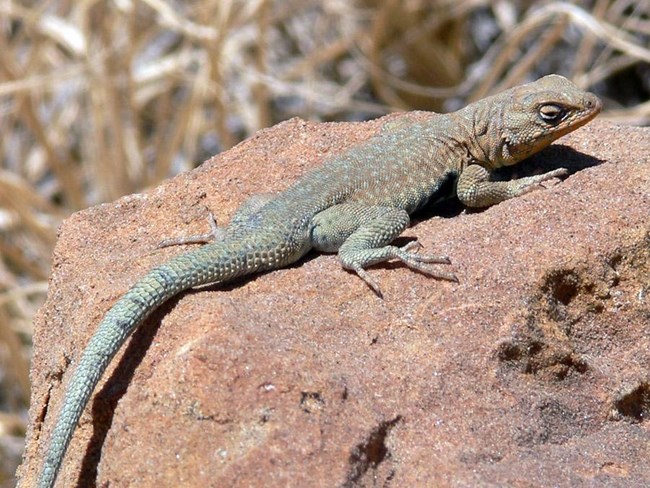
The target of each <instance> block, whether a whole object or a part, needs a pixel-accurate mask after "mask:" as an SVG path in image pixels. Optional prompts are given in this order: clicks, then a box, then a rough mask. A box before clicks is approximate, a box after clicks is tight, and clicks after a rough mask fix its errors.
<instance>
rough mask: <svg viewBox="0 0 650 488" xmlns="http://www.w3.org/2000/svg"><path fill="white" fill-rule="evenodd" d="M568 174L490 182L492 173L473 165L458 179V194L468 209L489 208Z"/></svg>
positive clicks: (561, 171)
mask: <svg viewBox="0 0 650 488" xmlns="http://www.w3.org/2000/svg"><path fill="white" fill-rule="evenodd" d="M566 174H567V170H566V169H564V168H559V169H555V170H553V171H549V172H548V173H544V174H541V175H535V176H527V177H525V178H519V179H518V180H511V181H490V173H489V172H488V170H487V169H485V168H484V167H483V166H479V165H478V164H471V165H469V166H468V167H467V168H465V169H464V170H463V172H462V173H461V175H460V177H459V178H458V186H457V189H456V194H457V195H458V198H459V199H460V201H461V202H463V204H465V205H466V206H468V207H489V206H491V205H495V204H497V203H499V202H502V201H504V200H508V199H510V198H514V197H518V196H519V195H523V194H524V193H528V192H529V191H531V190H534V189H535V188H536V187H538V186H539V184H540V183H542V182H544V181H548V180H550V179H552V178H556V177H558V176H563V175H566Z"/></svg>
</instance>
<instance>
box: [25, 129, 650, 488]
mask: <svg viewBox="0 0 650 488" xmlns="http://www.w3.org/2000/svg"><path fill="white" fill-rule="evenodd" d="M382 123H383V121H382V120H379V121H374V122H370V123H364V124H311V123H306V122H303V121H300V120H291V121H288V122H286V123H283V124H280V125H279V126H276V127H275V128H272V129H269V130H265V131H262V132H260V133H258V134H257V135H256V136H255V137H253V138H252V139H250V140H249V141H247V142H244V143H242V144H240V145H239V146H237V147H236V148H234V149H233V150H231V151H228V152H227V153H225V154H222V155H220V156H218V157H215V158H213V159H211V160H210V161H208V162H206V163H205V164H204V165H203V166H202V167H201V168H199V169H198V170H196V171H193V172H191V173H188V174H184V175H181V176H179V177H177V178H174V179H172V180H170V181H168V182H166V183H165V184H163V185H162V186H160V187H159V188H157V189H154V190H152V191H150V192H149V193H146V194H143V195H134V196H130V197H126V198H123V199H121V200H119V201H117V202H115V203H113V204H107V205H102V206H99V207H95V208H92V209H89V210H86V211H84V212H80V213H78V214H76V215H74V216H73V217H71V218H70V219H68V220H67V222H66V223H65V224H64V225H63V227H62V229H61V232H60V239H59V242H58V244H57V247H56V251H55V256H54V263H55V264H54V267H53V274H52V278H51V282H50V291H49V296H48V300H47V303H46V305H45V306H44V307H43V309H42V310H41V312H40V314H39V316H38V320H37V323H36V335H35V356H34V362H33V369H32V382H33V392H32V406H31V410H30V419H31V428H30V431H29V433H28V447H27V451H26V456H25V460H24V463H23V466H22V467H21V469H20V472H19V474H20V476H21V477H22V480H21V484H20V486H23V487H29V486H33V484H34V480H35V477H36V475H37V471H38V469H40V459H41V457H42V455H43V452H42V451H43V449H44V444H45V443H44V440H45V439H47V438H48V436H49V432H50V430H51V428H52V425H53V421H54V417H55V414H56V413H58V410H59V407H60V402H61V396H62V393H63V387H64V384H65V383H66V382H67V381H68V380H69V378H70V372H71V368H70V367H69V365H70V363H71V362H74V361H75V360H76V359H77V358H78V357H79V355H80V352H81V350H82V348H83V347H84V346H85V344H86V342H87V340H88V338H89V336H90V335H91V334H92V332H93V331H94V329H95V327H96V325H97V324H98V322H99V321H100V319H101V317H102V316H103V314H104V313H105V312H106V311H107V309H108V308H109V307H110V306H111V305H112V304H113V303H114V302H115V300H116V299H117V298H118V297H119V296H120V295H122V294H123V293H124V292H125V291H126V290H127V288H128V287H129V286H130V285H131V284H133V283H134V282H135V281H136V280H137V279H138V278H139V277H141V276H142V275H144V274H145V272H146V271H147V270H148V269H149V268H151V267H152V266H154V265H156V264H159V263H161V262H162V261H163V260H165V259H167V258H169V257H171V256H172V255H174V254H176V253H178V252H182V251H183V249H180V248H165V249H158V248H157V247H156V246H157V243H158V242H159V241H161V240H162V239H163V238H167V237H172V236H179V235H191V234H197V233H201V232H205V231H206V229H207V223H206V221H205V215H206V213H207V212H206V207H207V208H209V209H211V210H212V211H213V212H214V213H215V215H216V217H217V220H218V221H221V222H225V221H227V219H228V217H229V216H230V215H231V214H232V213H233V211H234V210H235V208H236V207H237V206H238V205H239V204H240V203H241V202H242V201H243V200H245V199H246V197H247V196H249V195H251V194H253V193H260V192H268V191H277V190H280V189H282V188H284V187H285V186H286V185H287V184H288V183H289V182H290V181H293V180H294V179H295V175H299V174H301V173H304V171H306V170H307V169H308V168H309V167H312V166H314V165H316V164H318V163H319V162H320V161H321V160H322V158H323V157H325V156H326V155H327V154H330V153H335V152H338V151H340V150H342V149H343V148H345V147H348V146H350V145H353V144H355V143H357V142H359V141H360V140H362V139H365V138H367V137H369V136H370V135H371V134H373V133H374V132H375V131H376V130H377V129H378V128H379V126H380V125H381V124H382ZM567 146H570V147H567ZM649 147H650V130H649V129H640V128H624V127H618V126H614V125H611V124H607V123H604V122H600V121H595V122H593V123H591V124H589V125H588V126H586V127H585V128H583V129H581V130H579V131H577V132H576V133H574V134H572V135H570V136H567V137H565V138H563V139H562V140H561V141H560V144H559V145H555V146H553V147H551V148H549V149H547V150H546V151H544V152H543V153H542V154H541V155H539V156H538V157H536V158H534V160H533V161H532V162H531V163H530V164H527V166H528V167H535V166H540V165H541V166H543V165H544V164H547V165H548V166H562V165H563V166H566V167H568V168H569V169H570V170H571V173H572V174H571V176H570V177H568V179H566V180H565V181H563V182H561V183H560V184H557V185H549V187H548V188H547V189H545V190H540V191H535V192H533V193H530V194H528V195H526V196H524V197H521V198H518V199H515V200H511V201H508V202H504V203H502V204H500V205H497V206H495V207H492V208H490V209H487V210H485V211H482V212H473V213H460V212H459V207H458V206H457V205H454V204H451V205H446V206H444V207H441V208H439V209H437V211H439V212H442V214H443V215H445V217H436V216H432V215H434V212H430V213H429V214H428V215H424V216H420V220H419V221H418V219H415V225H414V226H413V227H412V228H410V229H409V230H408V231H407V232H406V236H411V237H413V236H417V237H418V239H419V241H420V242H421V243H422V244H423V245H424V247H425V249H426V250H428V251H430V252H434V253H440V254H447V255H449V256H450V257H451V259H452V261H453V264H452V269H453V270H454V271H455V272H456V274H457V275H458V277H459V279H460V283H457V284H456V283H449V282H439V281H435V280H433V279H430V278H428V277H426V276H423V275H420V274H417V273H414V272H412V271H410V270H408V269H406V268H404V267H403V266H401V265H399V264H394V265H393V264H389V265H386V266H378V267H376V268H374V269H372V271H371V272H372V274H373V276H375V277H376V278H377V280H378V281H379V283H380V284H381V287H382V290H383V292H384V296H385V298H384V300H380V299H378V298H377V297H376V296H375V295H373V294H372V293H371V292H370V291H369V289H368V288H367V287H366V285H365V284H364V283H363V282H362V281H361V280H360V279H358V278H357V277H355V276H354V275H352V274H350V273H348V272H346V271H344V270H342V269H341V267H340V266H339V264H338V262H337V258H336V256H334V255H328V256H316V255H310V256H309V257H308V258H307V259H305V260H303V261H302V262H300V263H298V264H297V265H296V266H293V267H291V268H288V269H283V270H279V271H275V272H272V273H268V274H264V275H260V276H256V277H252V278H250V279H246V280H243V281H240V282H237V283H233V284H229V285H228V286H225V287H216V286H213V287H207V288H203V289H200V290H194V291H191V292H188V293H185V294H183V295H182V296H181V297H179V298H178V299H175V300H172V301H171V302H170V303H168V304H166V305H165V306H163V307H162V308H161V309H160V310H159V311H158V312H157V313H155V314H154V315H153V316H152V317H151V319H150V320H148V321H147V323H146V324H145V325H144V326H143V327H141V328H140V329H139V330H138V331H136V333H135V335H134V337H133V338H132V339H131V340H130V342H129V343H128V344H127V346H126V347H125V348H124V351H122V353H120V354H119V355H118V357H117V358H116V360H114V361H113V364H112V366H111V368H110V370H109V372H108V373H107V374H106V376H105V379H104V381H102V383H101V384H100V387H99V388H98V390H97V392H96V395H95V396H94V397H93V399H92V400H91V403H90V407H89V408H88V409H87V410H86V412H85V414H84V415H83V417H82V420H81V422H80V426H79V428H78V429H77V431H76V434H75V437H74V439H73V441H72V444H71V447H70V450H69V451H68V455H67V457H66V460H65V463H64V466H63V469H62V471H61V474H60V482H59V484H58V486H84V487H86V486H95V484H94V483H95V482H94V480H95V479H96V480H97V481H96V486H110V487H111V488H114V487H154V486H156V487H176V486H192V487H226V486H228V487H230V486H234V487H252V486H265V487H291V486H295V487H302V486H322V487H334V486H339V487H362V486H363V487H365V486H383V487H406V486H442V487H444V486H455V487H465V486H466V487H470V486H520V487H524V486H560V487H569V486H571V487H580V486H590V487H594V486H603V487H605V486H607V487H612V486H614V487H615V486H621V487H622V486H650V464H649V461H648V459H650V421H649V420H648V419H649V417H650V327H649V325H650V161H649V159H648V158H649V156H648V148H649ZM571 148H573V149H571ZM429 217H431V218H429ZM451 217H453V218H451ZM425 218H428V220H424V219H425ZM402 241H405V239H402Z"/></svg>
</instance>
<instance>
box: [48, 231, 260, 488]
mask: <svg viewBox="0 0 650 488" xmlns="http://www.w3.org/2000/svg"><path fill="white" fill-rule="evenodd" d="M229 244H230V243H229ZM242 249H243V246H233V245H228V244H226V243H223V242H221V243H214V244H208V245H205V246H203V247H201V248H198V249H196V250H194V251H190V252H188V253H185V254H182V255H180V256H177V257H175V258H173V259H171V260H170V261H168V262H167V263H165V264H163V265H161V266H158V267H157V268H154V269H152V270H151V271H150V272H149V273H148V274H147V275H146V276H145V277H144V278H142V279H141V280H140V281H138V282H137V283H136V284H135V285H133V287H132V288H131V289H130V290H129V291H128V292H127V293H126V294H125V295H124V296H123V297H122V298H121V299H120V300H119V301H118V302H117V303H116V304H115V305H114V306H113V307H112V308H111V309H110V310H109V311H108V313H107V314H106V316H105V317H104V319H103V320H102V322H101V323H100V324H99V327H98V329H97V332H95V335H93V336H92V338H91V339H90V342H89V343H88V346H86V349H85V350H84V352H83V355H82V356H81V359H80V360H79V364H78V365H77V368H76V370H75V372H74V375H73V377H72V380H71V381H70V383H69V384H68V388H67V390H66V393H65V396H64V400H63V407H62V408H61V412H60V413H59V417H58V419H57V422H56V426H55V427H54V431H53V432H52V435H51V437H50V444H49V447H48V450H47V452H46V457H45V461H44V464H43V470H42V471H41V476H40V478H39V482H38V488H52V486H54V482H55V481H56V477H57V473H58V471H59V468H60V467H61V463H62V461H63V457H64V456H65V453H66V450H67V448H68V445H69V444H70V439H71V438H72V434H73V433H74V430H75V428H76V426H77V423H78V422H79V418H80V417H81V414H82V412H83V410H84V408H85V407H86V404H87V403H88V400H89V399H90V396H91V394H92V392H93V390H94V389H95V387H96V386H97V383H98V382H99V380H100V378H101V377H102V375H103V374H104V372H105V371H106V368H107V367H108V364H109V363H110V361H111V359H113V357H114V356H115V354H116V353H117V351H119V349H120V347H122V345H123V344H124V342H125V341H126V339H127V338H128V337H129V335H131V333H132V332H133V331H134V330H135V329H136V328H137V326H138V325H139V324H141V323H142V322H143V321H144V320H145V319H146V318H147V317H148V316H149V314H151V313H152V312H153V311H154V310H155V309H156V308H158V307H159V306H160V305H161V304H162V303H163V302H165V301H166V300H168V299H169V298H171V297H173V296H174V295H177V294H178V293H180V292H182V291H184V290H187V289H188V288H191V287H194V286H198V285H202V284H206V283H216V282H223V281H226V280H229V279H232V278H234V277H236V276H241V275H244V274H250V273H253V272H255V271H259V270H260V269H261V268H263V267H264V266H263V265H257V263H255V262H250V261H251V258H252V256H250V255H247V254H246V253H245V252H242Z"/></svg>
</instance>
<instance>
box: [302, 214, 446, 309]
mask: <svg viewBox="0 0 650 488" xmlns="http://www.w3.org/2000/svg"><path fill="white" fill-rule="evenodd" d="M408 225H409V215H408V213H407V212H406V211H405V210H402V209H399V208H393V207H377V206H371V205H366V204H362V203H344V204H340V205H335V206H333V207H330V208H328V209H327V210H324V211H323V212H320V213H319V214H317V215H316V216H315V217H314V218H313V220H312V228H311V241H312V246H313V247H314V248H315V249H317V250H319V251H324V252H333V251H336V250H338V255H339V260H340V261H341V265H342V266H343V267H344V268H345V269H349V270H352V271H354V272H356V273H357V275H359V277H360V278H361V279H363V280H364V281H365V282H366V283H367V284H368V286H370V288H372V290H373V291H374V292H375V293H376V294H377V295H378V296H380V297H381V296H382V293H381V289H380V288H379V285H378V284H377V282H376V281H375V279H374V278H372V276H370V274H368V272H367V271H366V270H365V268H367V267H368V266H371V265H373V264H377V263H381V262H384V261H388V260H389V259H398V260H400V261H402V262H403V263H404V264H405V265H406V266H408V267H409V268H411V269H415V270H417V271H420V272H421V273H424V274H427V275H429V276H433V277H435V278H440V279H446V280H451V281H458V280H457V278H456V276H455V275H454V274H452V273H447V272H444V271H438V270H435V269H433V268H431V267H429V266H427V265H426V264H425V263H441V264H449V258H447V257H446V256H431V255H423V254H417V253H415V252H411V251H412V250H413V249H415V248H416V247H418V246H420V245H419V244H418V243H417V242H416V241H413V242H409V243H408V244H406V245H405V246H402V247H398V246H393V245H390V243H391V242H392V241H393V240H395V238H397V237H398V236H399V235H400V234H401V233H402V232H403V231H404V229H406V227H408Z"/></svg>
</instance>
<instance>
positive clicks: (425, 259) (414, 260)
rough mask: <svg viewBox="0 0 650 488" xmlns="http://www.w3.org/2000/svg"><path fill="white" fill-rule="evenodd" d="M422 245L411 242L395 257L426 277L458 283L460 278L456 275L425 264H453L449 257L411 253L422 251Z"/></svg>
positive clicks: (399, 249) (399, 250)
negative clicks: (414, 250) (415, 250)
mask: <svg viewBox="0 0 650 488" xmlns="http://www.w3.org/2000/svg"><path fill="white" fill-rule="evenodd" d="M421 247H422V244H420V243H419V242H418V241H411V242H409V243H408V244H406V245H405V246H402V247H400V248H398V250H397V252H396V253H395V257H396V258H397V259H399V260H400V261H402V262H403V263H404V264H405V265H406V266H408V267H409V268H411V269H414V270H416V271H419V272H420V273H424V274H425V275H428V276H432V277H434V278H438V279H442V280H448V281H455V282H456V283H458V278H457V277H456V275H455V274H454V273H448V272H445V271H439V270H436V269H433V268H431V267H429V266H426V264H425V263H427V264H431V263H435V264H451V261H450V260H449V258H448V257H447V256H432V255H430V254H418V253H415V252H410V251H412V250H413V249H420V248H421Z"/></svg>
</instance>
